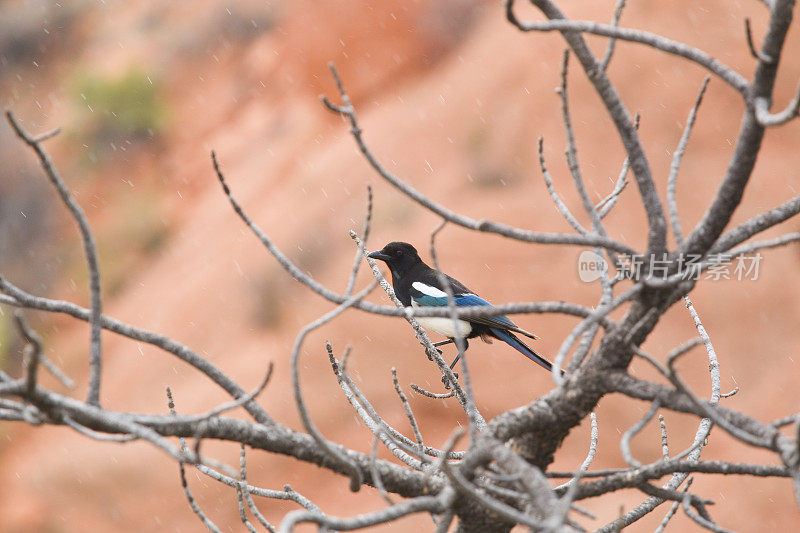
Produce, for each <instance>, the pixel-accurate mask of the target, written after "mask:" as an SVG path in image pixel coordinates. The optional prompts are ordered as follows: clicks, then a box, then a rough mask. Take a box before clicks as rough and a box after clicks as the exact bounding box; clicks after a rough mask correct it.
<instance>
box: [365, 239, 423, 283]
mask: <svg viewBox="0 0 800 533" xmlns="http://www.w3.org/2000/svg"><path fill="white" fill-rule="evenodd" d="M369 257H371V258H372V259H379V260H381V261H383V262H385V263H386V264H387V265H388V266H389V270H391V272H392V277H393V278H395V279H396V278H400V277H403V276H404V275H405V274H407V273H408V271H409V270H411V269H412V268H413V267H415V266H416V265H418V264H419V263H421V262H422V259H420V257H419V254H418V253H417V249H416V248H414V247H413V246H411V245H410V244H408V243H407V242H390V243H389V244H387V245H386V246H384V247H383V249H382V250H378V251H376V252H372V253H371V254H369Z"/></svg>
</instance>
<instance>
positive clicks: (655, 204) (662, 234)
mask: <svg viewBox="0 0 800 533" xmlns="http://www.w3.org/2000/svg"><path fill="white" fill-rule="evenodd" d="M532 2H533V4H534V5H536V7H537V8H539V10H541V11H542V13H544V15H545V16H546V17H547V18H548V19H550V20H549V21H548V22H542V23H535V22H534V23H530V24H531V25H532V26H526V24H524V23H522V22H520V21H519V20H518V19H517V18H516V15H514V11H513V4H514V0H507V1H506V17H507V18H508V20H509V22H511V23H512V24H514V25H515V26H516V27H517V28H519V29H520V30H522V31H528V30H529V29H536V28H538V26H541V27H542V28H547V29H548V30H547V31H549V30H558V31H560V32H561V33H562V35H563V36H564V40H565V41H567V43H568V44H569V46H570V48H572V51H573V52H574V53H575V56H576V57H577V58H578V61H580V63H581V66H582V67H583V70H584V72H585V73H586V76H587V78H588V79H589V81H590V82H591V83H592V85H594V88H595V91H596V92H597V94H598V96H599V97H600V98H601V99H602V101H603V104H604V105H605V107H606V110H607V112H608V115H609V117H610V118H611V120H612V121H613V122H614V125H615V127H616V129H617V133H618V134H619V137H620V139H621V140H622V143H623V145H624V146H625V150H626V151H627V152H628V156H629V158H630V162H631V168H632V169H633V174H634V176H635V178H636V183H637V185H638V186H639V194H640V195H641V197H642V203H643V204H644V208H645V211H646V214H647V222H648V238H647V251H648V254H656V255H659V256H660V255H661V254H662V253H663V252H665V251H666V246H667V235H666V234H667V219H666V216H665V215H664V208H663V206H662V205H661V200H660V198H659V196H658V192H657V191H656V188H655V184H654V183H653V176H652V173H651V171H650V165H649V163H648V161H647V157H646V156H645V153H644V148H643V147H642V144H641V142H640V141H639V135H638V133H637V131H636V128H635V127H634V126H633V124H632V120H631V117H630V114H629V113H628V111H627V109H626V108H625V105H624V104H623V103H622V100H621V99H620V96H619V94H618V93H617V90H616V88H615V87H614V86H613V85H612V84H611V81H610V80H609V79H608V76H607V75H606V73H605V72H604V71H603V69H602V67H601V65H600V64H599V63H598V62H597V59H595V57H594V55H593V54H592V52H591V50H589V47H588V46H587V45H586V42H585V41H584V39H583V37H582V36H581V34H580V33H579V32H578V31H577V30H578V29H579V28H580V25H578V26H577V27H576V26H573V24H574V23H573V22H572V21H569V20H566V17H565V16H564V14H563V13H562V12H561V11H560V10H559V9H558V7H557V6H556V5H555V4H553V3H552V2H551V1H550V0H532ZM586 24H589V25H593V24H594V23H586ZM597 26H602V25H597ZM607 27H608V28H611V29H612V31H613V32H614V33H616V32H618V31H620V29H619V28H615V27H613V26H607ZM607 36H611V34H609V35H607Z"/></svg>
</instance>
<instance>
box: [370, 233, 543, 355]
mask: <svg viewBox="0 0 800 533" xmlns="http://www.w3.org/2000/svg"><path fill="white" fill-rule="evenodd" d="M369 257H371V258H373V259H379V260H381V261H384V262H385V263H386V264H387V265H388V266H389V270H390V271H391V272H392V286H393V287H394V293H395V294H396V295H397V298H398V299H399V300H400V302H401V303H402V304H403V305H405V306H412V307H446V306H447V305H448V303H447V292H445V291H446V289H445V287H444V286H443V285H442V282H441V280H442V275H441V274H440V272H439V271H437V270H435V269H433V268H431V267H429V266H428V265H426V264H425V263H424V262H423V261H422V259H420V257H419V254H418V253H417V250H416V249H415V248H414V247H413V246H411V245H410V244H408V243H406V242H390V243H389V244H387V245H386V246H384V247H383V249H382V250H378V251H377V252H372V253H371V254H369ZM443 276H444V279H446V280H447V283H449V284H450V287H451V290H452V291H453V300H454V301H455V304H456V306H458V307H467V306H478V305H492V304H490V303H489V302H487V301H486V300H484V299H483V298H481V297H480V296H478V295H477V294H475V293H474V292H472V291H471V290H469V289H468V288H467V287H466V286H464V284H463V283H461V282H460V281H458V280H456V279H454V278H451V277H450V276H448V275H446V274H444V275H443ZM417 322H419V325H420V326H422V327H424V328H425V329H427V330H430V331H433V332H436V333H439V334H440V335H444V336H445V337H447V338H448V340H446V341H441V342H437V343H434V345H435V346H441V345H443V344H447V343H450V342H454V340H455V337H462V338H463V339H464V341H465V342H466V339H471V338H474V337H480V338H481V339H482V340H483V341H484V342H488V343H491V342H492V338H495V339H499V340H501V341H503V342H505V343H507V344H509V345H510V346H511V347H512V348H514V349H516V350H517V351H519V352H520V353H522V354H523V355H525V356H526V357H528V358H529V359H530V360H531V361H533V362H535V363H536V364H538V365H540V366H541V367H543V368H545V369H546V370H550V371H552V367H553V365H552V364H551V363H550V361H548V360H547V359H545V358H544V357H542V356H541V355H539V354H538V353H536V352H535V351H533V350H532V349H531V348H530V347H529V346H528V345H527V344H525V343H524V342H522V341H521V340H520V339H519V337H517V336H516V335H515V333H518V334H520V335H524V336H525V337H528V338H531V339H536V338H538V337H536V335H534V334H533V333H529V332H527V331H525V330H524V329H522V328H520V327H519V326H517V325H516V324H514V323H513V322H512V321H511V320H510V319H509V318H508V317H507V316H487V317H476V318H472V317H470V318H459V319H457V320H456V321H455V322H454V321H453V319H452V318H450V317H418V318H417ZM457 361H458V357H456V359H455V360H454V361H453V363H452V364H451V365H450V368H452V367H453V366H454V365H455V364H456V362H457Z"/></svg>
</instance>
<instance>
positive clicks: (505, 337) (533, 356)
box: [491, 328, 553, 372]
mask: <svg viewBox="0 0 800 533" xmlns="http://www.w3.org/2000/svg"><path fill="white" fill-rule="evenodd" d="M491 331H492V334H493V335H494V336H495V337H497V338H498V339H500V340H501V341H503V342H505V343H507V344H508V345H509V346H511V347H512V348H514V349H515V350H517V351H518V352H520V353H521V354H522V355H524V356H525V357H527V358H528V359H530V360H531V361H533V362H534V363H536V364H537V365H539V366H541V367H542V368H544V369H545V370H547V371H548V372H552V371H553V364H552V363H551V362H550V361H548V360H547V359H545V358H544V357H542V356H541V355H539V354H538V353H536V352H535V351H533V350H532V349H531V347H530V346H528V345H527V344H525V343H524V342H522V341H521V340H519V337H517V336H516V335H514V334H513V333H511V332H510V331H507V330H503V329H498V328H492V329H491Z"/></svg>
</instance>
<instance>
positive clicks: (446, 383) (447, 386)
mask: <svg viewBox="0 0 800 533" xmlns="http://www.w3.org/2000/svg"><path fill="white" fill-rule="evenodd" d="M453 376H455V378H456V379H458V372H453ZM442 383H443V384H444V388H445V389H447V390H450V378H449V377H447V376H442Z"/></svg>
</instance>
